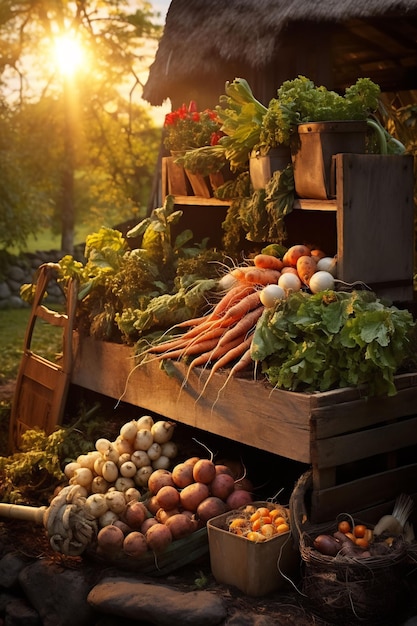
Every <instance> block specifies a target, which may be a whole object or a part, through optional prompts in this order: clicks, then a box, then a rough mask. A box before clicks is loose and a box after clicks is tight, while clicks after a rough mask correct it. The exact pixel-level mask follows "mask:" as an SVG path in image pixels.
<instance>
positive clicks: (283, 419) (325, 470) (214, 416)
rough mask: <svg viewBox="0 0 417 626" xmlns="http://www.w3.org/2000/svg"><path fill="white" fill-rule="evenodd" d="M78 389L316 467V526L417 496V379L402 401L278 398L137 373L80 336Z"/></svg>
mask: <svg viewBox="0 0 417 626" xmlns="http://www.w3.org/2000/svg"><path fill="white" fill-rule="evenodd" d="M74 347H75V363H74V369H73V374H72V383H74V384H76V385H79V386H81V387H84V388H87V389H90V390H93V391H96V392H98V393H101V394H104V395H107V396H109V397H112V398H115V399H120V400H123V401H124V402H127V403H130V404H133V405H136V406H138V407H141V408H143V409H145V410H148V411H153V412H155V413H157V414H160V415H162V416H165V417H166V418H168V419H172V420H175V421H177V422H180V423H183V424H187V425H189V426H193V427H195V428H198V429H201V430H205V431H207V432H209V433H214V434H216V435H220V436H222V437H225V438H227V439H230V440H231V441H239V442H240V443H242V444H246V445H249V446H252V447H254V448H257V449H259V450H264V451H267V452H270V453H272V454H276V455H280V456H282V457H285V458H287V459H292V460H294V461H299V462H300V463H303V464H307V465H311V467H312V471H313V490H312V494H311V521H312V522H314V523H316V522H320V521H327V520H329V519H332V518H333V517H334V516H335V515H337V514H338V513H340V512H341V511H347V512H350V513H357V512H361V516H362V517H363V516H364V515H365V517H369V516H370V517H374V515H376V514H377V512H378V511H379V509H386V508H387V504H389V503H390V502H391V501H393V500H394V499H395V497H396V496H397V495H398V494H399V493H400V492H401V491H404V492H406V493H410V494H411V493H414V492H417V453H416V451H417V373H411V374H402V375H399V376H397V377H396V386H397V390H398V392H397V394H396V395H395V396H391V397H369V398H367V397H366V395H365V390H364V389H363V388H346V389H337V390H334V391H327V392H323V393H297V392H290V391H283V390H277V389H275V390H274V389H272V387H271V386H269V385H268V384H266V383H265V382H262V381H254V380H250V379H244V378H233V379H231V380H229V381H227V383H226V379H227V371H225V372H220V373H216V374H215V375H214V376H213V378H212V380H211V381H210V383H209V384H208V385H207V388H206V389H205V391H204V393H203V394H202V395H201V396H200V394H201V392H202V389H203V387H204V384H205V381H206V380H207V376H208V375H209V372H207V371H203V370H197V368H196V370H195V371H193V372H192V373H191V374H190V376H189V377H188V379H187V380H186V382H185V378H186V371H187V368H186V366H184V365H183V364H180V363H173V366H174V372H175V374H174V375H173V376H168V375H167V374H166V373H165V372H163V371H161V370H160V368H159V364H158V363H155V362H154V363H147V364H146V365H141V366H139V367H137V368H136V369H135V368H134V363H135V362H134V358H133V350H132V349H131V348H129V347H127V346H123V345H119V344H112V343H106V342H101V341H94V340H93V339H91V338H83V339H80V337H79V336H78V335H77V334H75V335H74Z"/></svg>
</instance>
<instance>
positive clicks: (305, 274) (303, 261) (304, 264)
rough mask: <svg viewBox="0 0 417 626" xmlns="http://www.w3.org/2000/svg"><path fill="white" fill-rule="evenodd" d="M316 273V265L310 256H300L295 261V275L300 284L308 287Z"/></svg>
mask: <svg viewBox="0 0 417 626" xmlns="http://www.w3.org/2000/svg"><path fill="white" fill-rule="evenodd" d="M316 271H317V263H316V261H315V260H314V258H313V257H312V256H310V255H304V256H300V258H299V259H298V260H297V273H298V276H299V277H300V280H301V282H303V283H304V284H305V285H307V286H309V284H310V280H311V277H312V276H313V274H314V273H315V272H316Z"/></svg>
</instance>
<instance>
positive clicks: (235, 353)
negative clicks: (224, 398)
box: [199, 333, 253, 397]
mask: <svg viewBox="0 0 417 626" xmlns="http://www.w3.org/2000/svg"><path fill="white" fill-rule="evenodd" d="M252 336H253V333H251V334H250V336H249V337H247V338H246V339H245V340H244V341H242V342H240V343H239V345H238V346H236V348H233V349H232V350H229V351H228V352H226V354H224V355H223V356H222V357H220V359H218V360H217V361H216V362H215V363H214V365H213V367H212V368H211V370H210V374H209V375H208V377H207V379H206V382H205V383H204V387H203V389H202V390H201V393H200V396H199V397H201V396H202V395H203V394H204V392H205V390H206V388H207V385H208V384H209V382H210V381H211V379H212V378H213V376H214V374H215V373H216V372H217V371H218V370H219V369H221V368H222V367H225V366H226V365H229V363H232V362H233V361H235V360H236V359H238V358H240V357H241V356H242V354H244V352H246V350H247V349H248V348H249V347H250V345H251V343H252Z"/></svg>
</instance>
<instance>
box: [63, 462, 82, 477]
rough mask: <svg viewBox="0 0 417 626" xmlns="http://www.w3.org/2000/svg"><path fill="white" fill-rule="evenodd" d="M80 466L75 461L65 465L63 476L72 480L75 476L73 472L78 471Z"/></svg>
mask: <svg viewBox="0 0 417 626" xmlns="http://www.w3.org/2000/svg"><path fill="white" fill-rule="evenodd" d="M80 467H81V465H80V464H79V463H77V462H76V461H71V463H67V464H66V466H65V468H64V474H65V476H66V477H67V478H72V477H73V476H74V474H75V470H77V469H80Z"/></svg>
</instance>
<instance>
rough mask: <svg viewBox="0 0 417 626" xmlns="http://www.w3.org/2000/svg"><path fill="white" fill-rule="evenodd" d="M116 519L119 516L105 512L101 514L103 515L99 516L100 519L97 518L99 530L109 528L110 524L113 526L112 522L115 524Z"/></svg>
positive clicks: (111, 512)
mask: <svg viewBox="0 0 417 626" xmlns="http://www.w3.org/2000/svg"><path fill="white" fill-rule="evenodd" d="M118 519H119V516H118V515H117V513H115V512H114V511H109V510H107V511H106V512H105V513H103V515H100V517H99V518H98V523H99V525H100V527H101V528H104V526H110V525H111V524H114V522H116V521H117V520H118Z"/></svg>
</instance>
